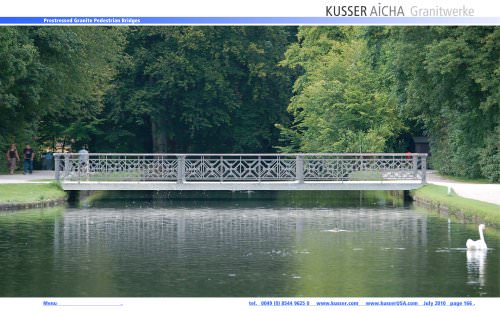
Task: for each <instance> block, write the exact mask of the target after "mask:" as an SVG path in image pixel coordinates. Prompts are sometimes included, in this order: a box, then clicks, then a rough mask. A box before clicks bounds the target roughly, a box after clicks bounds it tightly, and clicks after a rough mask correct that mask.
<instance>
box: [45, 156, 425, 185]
mask: <svg viewBox="0 0 500 311" xmlns="http://www.w3.org/2000/svg"><path fill="white" fill-rule="evenodd" d="M54 157H55V173H56V179H57V180H59V181H61V182H65V181H70V182H75V181H76V182H81V181H137V182H147V181H151V182H153V181H157V182H158V181H175V182H177V183H184V182H272V181H296V182H299V183H302V182H312V181H316V182H325V181H386V180H409V181H418V182H421V183H425V181H426V180H425V179H426V158H427V154H422V153H412V154H407V153H323V154H321V153H320V154H125V153H90V154H79V153H56V154H54Z"/></svg>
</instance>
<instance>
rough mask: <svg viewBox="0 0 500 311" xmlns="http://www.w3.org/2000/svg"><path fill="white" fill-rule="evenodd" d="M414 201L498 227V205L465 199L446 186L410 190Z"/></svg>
mask: <svg viewBox="0 0 500 311" xmlns="http://www.w3.org/2000/svg"><path fill="white" fill-rule="evenodd" d="M411 195H412V197H413V198H414V199H415V201H417V202H420V203H424V204H428V205H431V206H432V207H434V208H437V209H447V210H448V213H449V214H450V215H452V216H456V217H458V218H460V219H464V220H465V221H467V222H475V223H478V222H481V223H485V224H487V225H490V226H493V227H496V228H500V206H498V205H496V204H491V203H486V202H481V201H477V200H472V199H466V198H463V197H460V196H458V195H456V194H455V193H453V192H452V193H451V194H449V195H448V188H447V187H444V186H437V185H425V186H424V187H422V188H420V189H416V190H413V191H412V192H411Z"/></svg>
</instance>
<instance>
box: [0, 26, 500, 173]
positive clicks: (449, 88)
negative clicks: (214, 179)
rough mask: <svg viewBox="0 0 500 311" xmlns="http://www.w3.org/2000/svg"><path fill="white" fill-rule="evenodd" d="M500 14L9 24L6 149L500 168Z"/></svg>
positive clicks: (1, 46) (4, 57)
mask: <svg viewBox="0 0 500 311" xmlns="http://www.w3.org/2000/svg"><path fill="white" fill-rule="evenodd" d="M499 36H500V30H499V29H498V27H298V28H297V27H274V26H273V27H205V26H204V27H190V26H183V27H0V146H1V147H2V148H3V149H4V150H6V148H7V146H8V145H9V144H10V143H12V142H15V143H18V144H24V143H32V144H34V145H35V146H38V147H43V148H54V146H55V144H56V143H59V144H63V145H72V147H73V148H79V147H80V144H88V145H89V146H90V150H91V151H100V152H113V151H114V152H274V151H281V152H290V151H303V152H389V151H394V152H404V151H407V150H408V148H409V146H410V145H411V144H410V141H411V136H427V137H428V138H429V140H430V143H431V151H432V157H431V159H430V162H431V165H432V167H433V168H436V169H438V170H439V171H441V172H444V173H447V174H451V175H458V176H469V177H478V176H485V177H488V178H489V179H491V180H497V181H498V180H499V178H500V151H499V148H500V146H499V145H500V123H499V122H500V111H499V110H500V85H499V84H500V79H499V74H500V69H499V61H498V60H499V59H500V55H499V53H500V51H499V50H500V48H499Z"/></svg>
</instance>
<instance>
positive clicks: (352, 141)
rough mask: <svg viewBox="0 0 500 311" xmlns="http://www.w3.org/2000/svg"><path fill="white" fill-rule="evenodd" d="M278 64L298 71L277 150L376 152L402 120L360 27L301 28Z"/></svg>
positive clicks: (385, 148) (398, 130)
mask: <svg viewBox="0 0 500 311" xmlns="http://www.w3.org/2000/svg"><path fill="white" fill-rule="evenodd" d="M298 41H299V42H298V43H295V44H292V45H291V46H290V48H289V49H288V51H287V52H286V58H285V60H284V61H283V63H282V64H283V65H284V66H287V67H291V68H298V70H300V71H302V74H301V75H300V76H299V77H298V79H297V80H296V81H295V84H294V92H295V95H294V96H293V97H292V99H291V102H290V105H289V107H288V110H289V112H290V113H291V114H292V115H293V116H294V122H293V123H292V124H291V126H289V127H285V126H283V125H279V128H280V129H281V131H282V135H283V138H284V139H283V142H284V143H285V145H284V146H282V147H281V148H280V149H281V150H282V151H295V150H297V149H298V150H300V151H305V152H382V151H385V150H387V144H388V140H390V139H391V138H393V137H394V136H396V135H398V133H399V132H400V131H401V129H402V122H401V121H400V119H399V118H398V114H397V112H396V105H395V99H394V98H393V96H391V92H390V89H389V88H388V87H387V86H385V85H384V81H383V79H382V75H381V73H380V72H378V71H377V70H375V69H373V68H372V67H371V66H370V62H369V61H368V60H369V50H368V48H367V44H366V41H365V40H363V39H362V38H361V30H360V29H359V28H351V27H348V28H346V27H302V28H300V30H299V34H298Z"/></svg>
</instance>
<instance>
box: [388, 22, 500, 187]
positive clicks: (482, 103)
mask: <svg viewBox="0 0 500 311" xmlns="http://www.w3.org/2000/svg"><path fill="white" fill-rule="evenodd" d="M387 35H388V36H387V40H386V43H385V50H386V54H387V59H386V61H387V64H388V66H389V67H390V68H391V70H392V72H393V74H394V77H395V80H394V83H395V88H394V89H395V94H396V95H397V97H398V103H399V107H400V109H401V111H403V112H404V115H405V116H406V118H408V119H413V120H417V121H418V122H420V123H422V124H423V126H424V128H425V130H426V132H427V135H428V136H429V137H430V139H431V149H432V163H433V164H434V166H435V167H436V168H437V169H438V170H440V171H441V172H444V173H446V174H451V175H457V176H468V177H478V176H480V175H481V174H482V175H484V176H490V178H491V179H492V180H494V179H496V180H498V177H492V176H498V174H497V173H495V172H498V171H499V168H500V162H499V161H498V158H499V157H498V153H499V150H498V132H496V131H497V130H496V128H498V126H499V121H500V111H499V108H500V95H499V94H500V79H499V74H500V69H499V68H500V67H499V62H498V60H499V59H500V45H499V44H498V42H499V36H500V30H499V29H498V27H398V28H391V29H389V31H388V32H387ZM495 159H496V160H495Z"/></svg>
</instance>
